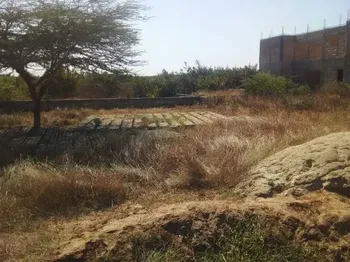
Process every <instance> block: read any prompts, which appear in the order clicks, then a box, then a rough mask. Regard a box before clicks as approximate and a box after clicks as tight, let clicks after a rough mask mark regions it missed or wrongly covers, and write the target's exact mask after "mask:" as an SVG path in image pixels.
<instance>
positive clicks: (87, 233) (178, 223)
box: [51, 191, 350, 261]
mask: <svg viewBox="0 0 350 262" xmlns="http://www.w3.org/2000/svg"><path fill="white" fill-rule="evenodd" d="M349 210H350V200H349V199H347V198H344V197H341V196H339V195H337V194H334V193H328V192H326V191H320V192H317V193H312V194H309V195H307V196H304V197H302V198H297V199H295V198H293V197H277V198H272V199H258V200H254V199H247V200H245V201H237V200H233V199H226V200H214V201H195V202H187V203H179V204H171V205H164V206H161V207H158V208H155V209H151V210H145V209H143V208H142V206H134V207H133V211H131V213H132V214H131V215H129V216H126V217H124V218H115V217H114V214H113V213H108V217H99V218H98V219H95V220H90V219H91V217H90V218H88V217H87V218H86V220H85V221H81V220H80V221H79V222H71V223H67V224H65V225H64V228H62V229H61V234H62V235H65V236H68V237H67V239H66V240H65V241H62V242H61V244H60V246H59V248H57V251H56V252H55V254H52V257H51V258H52V259H54V260H59V261H89V260H90V259H91V260H93V258H94V257H95V255H97V257H104V256H107V255H110V254H111V253H113V256H114V258H116V259H117V260H118V259H121V261H122V260H124V261H128V260H131V253H132V252H131V250H132V249H133V246H132V245H133V243H132V239H133V237H135V236H137V235H139V234H142V233H145V232H150V234H152V233H151V232H157V233H156V234H158V235H162V234H170V235H172V236H173V237H174V238H179V239H181V236H182V235H184V234H187V235H188V234H189V232H191V233H190V234H191V236H192V237H191V241H192V243H190V244H188V243H187V244H186V245H192V246H193V247H194V248H196V247H198V246H200V245H202V244H203V243H207V242H208V241H207V240H208V236H212V235H213V234H215V232H216V231H217V230H218V228H219V227H220V225H221V224H223V223H225V220H227V219H229V218H231V219H232V218H234V219H244V217H245V216H247V215H258V216H261V217H264V218H268V219H275V220H276V221H278V223H280V224H281V226H282V225H283V227H286V228H287V230H288V231H290V234H291V235H292V238H294V240H295V241H297V242H300V243H302V242H304V241H308V244H310V245H315V246H317V247H318V248H321V249H323V248H324V249H326V250H327V254H329V255H330V256H338V257H339V256H340V257H341V256H342V254H343V255H344V256H347V253H346V252H348V251H349V248H350V213H349ZM82 229H83V231H82ZM72 232H76V234H75V235H74V234H72ZM180 241H181V240H180ZM344 259H348V258H347V257H344ZM339 261H347V260H339Z"/></svg>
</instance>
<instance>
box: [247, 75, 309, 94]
mask: <svg viewBox="0 0 350 262" xmlns="http://www.w3.org/2000/svg"><path fill="white" fill-rule="evenodd" d="M242 84H243V87H244V88H245V91H246V93H248V94H251V95H259V96H284V95H289V94H306V93H309V92H310V88H309V87H308V86H299V85H297V84H296V83H294V82H293V81H292V80H291V79H288V78H285V77H282V76H273V75H270V74H267V73H258V74H256V75H254V76H250V77H248V78H245V79H244V80H243V81H242Z"/></svg>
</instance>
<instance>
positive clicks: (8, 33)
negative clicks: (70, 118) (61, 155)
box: [0, 0, 146, 127]
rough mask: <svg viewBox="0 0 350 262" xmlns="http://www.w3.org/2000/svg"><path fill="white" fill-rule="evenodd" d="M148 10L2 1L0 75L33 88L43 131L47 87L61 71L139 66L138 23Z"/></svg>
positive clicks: (100, 1)
mask: <svg viewBox="0 0 350 262" xmlns="http://www.w3.org/2000/svg"><path fill="white" fill-rule="evenodd" d="M144 10H145V7H144V6H143V5H141V4H140V3H139V2H138V1H133V0H126V1H123V2H116V1H113V0H0V69H3V70H8V69H12V70H14V71H16V72H17V73H18V74H19V75H20V76H21V77H22V78H23V80H24V81H25V83H26V85H27V86H28V88H29V93H30V96H31V99H32V100H33V104H34V108H33V112H34V127H40V102H41V99H42V97H43V95H44V93H45V85H43V83H44V82H45V81H46V80H48V79H49V78H50V77H51V76H52V75H54V74H55V73H56V72H57V71H58V70H61V69H62V68H69V69H72V70H76V71H78V72H82V73H83V72H100V73H101V72H113V73H116V72H119V73H120V72H121V71H126V70H127V68H128V66H131V65H136V64H138V63H139V62H140V61H138V60H136V57H137V56H138V55H139V54H140V52H139V51H138V50H136V46H137V45H138V44H139V40H140V39H139V30H138V29H137V28H135V24H134V22H135V21H140V20H144V19H146V18H145V17H144V16H143V15H142V13H143V11H144Z"/></svg>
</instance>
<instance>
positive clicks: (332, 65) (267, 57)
mask: <svg viewBox="0 0 350 262" xmlns="http://www.w3.org/2000/svg"><path fill="white" fill-rule="evenodd" d="M259 63H260V70H261V71H263V72H271V73H272V74H275V75H282V76H286V77H291V76H293V77H295V79H296V80H297V81H298V82H301V83H308V84H310V85H317V84H321V83H324V82H328V81H335V80H338V81H344V82H348V83H350V21H348V22H347V24H346V25H344V26H339V27H334V28H328V29H324V30H320V31H315V32H310V33H305V34H300V35H282V36H276V37H272V38H268V39H263V40H261V42H260V61H259Z"/></svg>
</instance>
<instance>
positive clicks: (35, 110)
mask: <svg viewBox="0 0 350 262" xmlns="http://www.w3.org/2000/svg"><path fill="white" fill-rule="evenodd" d="M33 102H34V108H33V113H34V124H33V125H34V128H40V126H41V121H40V112H41V108H40V103H41V98H37V99H34V100H33Z"/></svg>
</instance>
